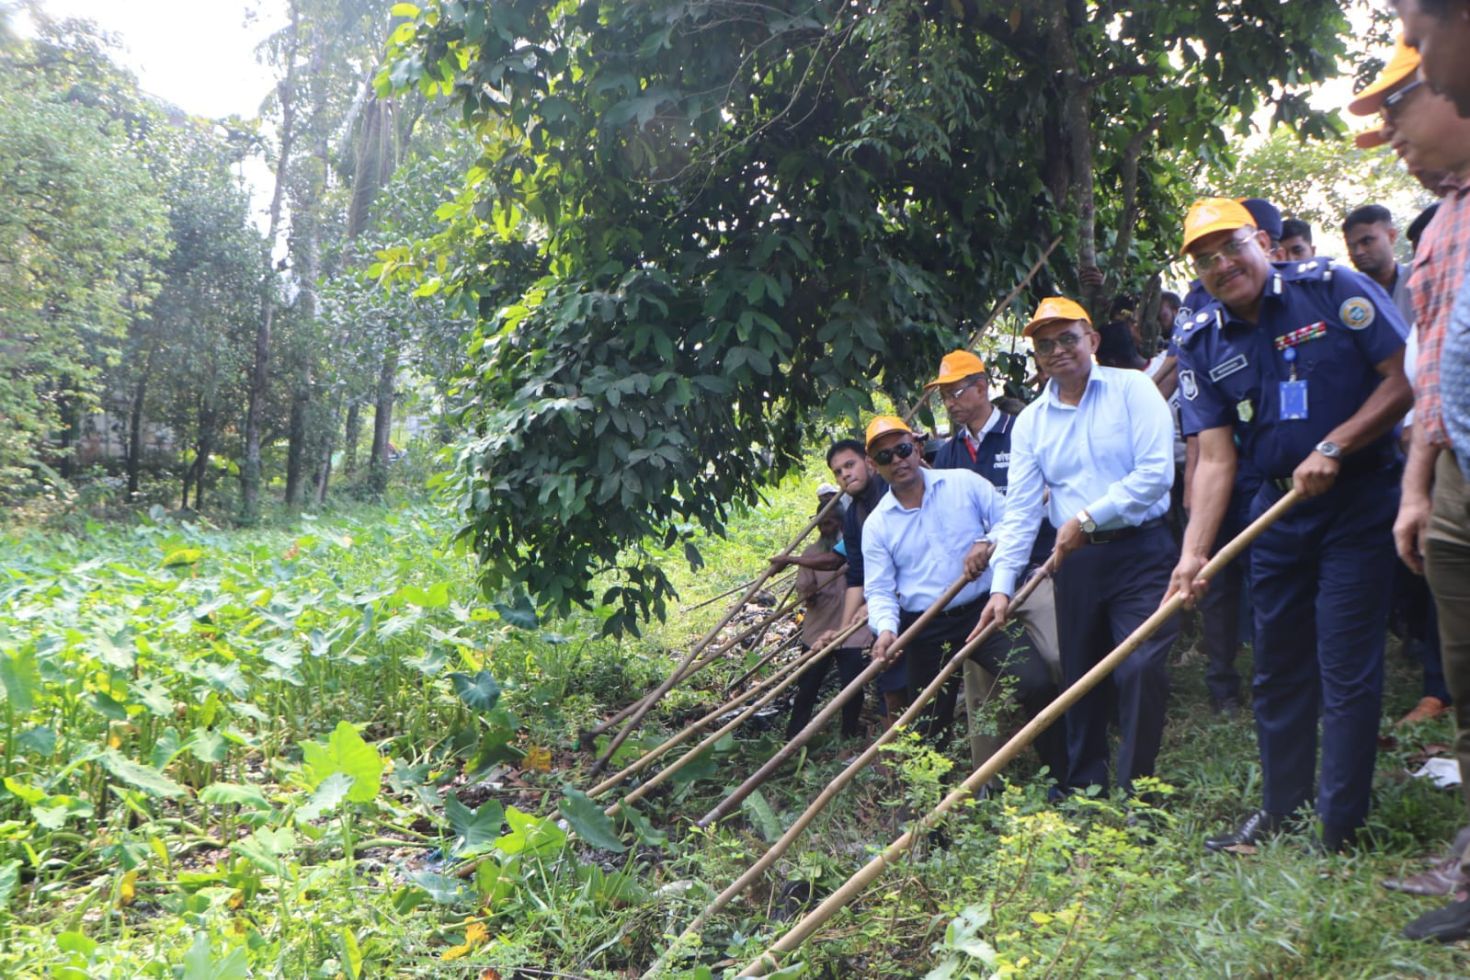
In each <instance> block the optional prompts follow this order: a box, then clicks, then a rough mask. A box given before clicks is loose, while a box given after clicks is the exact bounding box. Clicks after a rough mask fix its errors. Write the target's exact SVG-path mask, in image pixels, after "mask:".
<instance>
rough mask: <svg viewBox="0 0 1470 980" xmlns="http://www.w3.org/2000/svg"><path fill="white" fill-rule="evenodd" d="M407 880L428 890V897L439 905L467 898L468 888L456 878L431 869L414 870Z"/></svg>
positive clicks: (450, 903)
mask: <svg viewBox="0 0 1470 980" xmlns="http://www.w3.org/2000/svg"><path fill="white" fill-rule="evenodd" d="M408 880H409V881H412V882H413V883H414V884H415V885H418V886H419V887H420V888H422V889H423V890H424V891H426V892H428V894H429V897H430V898H432V899H433V900H434V901H435V902H437V903H439V904H440V905H456V904H458V903H460V902H463V901H465V900H466V899H468V898H469V897H470V896H469V890H468V889H467V888H465V887H464V885H463V884H462V883H461V882H460V880H459V879H458V878H455V877H453V876H451V875H438V874H434V873H433V872H432V871H415V872H414V873H413V874H411V875H409V876H408Z"/></svg>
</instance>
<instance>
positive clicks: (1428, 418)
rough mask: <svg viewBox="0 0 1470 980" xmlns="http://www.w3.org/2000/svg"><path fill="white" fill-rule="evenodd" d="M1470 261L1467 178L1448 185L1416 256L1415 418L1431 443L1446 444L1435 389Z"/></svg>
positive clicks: (1413, 286) (1412, 285) (1413, 282)
mask: <svg viewBox="0 0 1470 980" xmlns="http://www.w3.org/2000/svg"><path fill="white" fill-rule="evenodd" d="M1467 260H1470V181H1467V182H1465V183H1457V184H1452V185H1450V187H1449V190H1448V193H1446V194H1445V196H1444V200H1443V201H1442V202H1441V203H1440V206H1439V211H1438V213H1436V214H1435V216H1434V220H1433V221H1431V222H1429V227H1428V228H1426V229H1424V237H1423V238H1421V239H1420V240H1419V250H1418V252H1416V253H1415V255H1414V266H1413V269H1414V271H1413V277H1412V278H1411V279H1410V282H1409V285H1410V288H1411V289H1412V290H1413V293H1414V326H1415V329H1416V330H1418V332H1419V364H1418V373H1417V374H1416V376H1415V378H1414V421H1416V422H1418V423H1419V424H1420V425H1422V426H1424V434H1425V436H1426V437H1427V438H1428V440H1429V442H1430V443H1431V444H1432V445H1436V446H1447V445H1449V438H1448V436H1447V435H1446V434H1445V425H1444V412H1443V403H1442V402H1441V399H1440V390H1439V359H1440V353H1441V351H1442V349H1443V348H1444V338H1445V330H1446V328H1447V327H1448V326H1449V322H1450V311H1451V310H1453V309H1454V305H1455V297H1456V295H1457V294H1458V293H1459V291H1460V284H1461V283H1462V282H1464V280H1465V263H1466V261H1467Z"/></svg>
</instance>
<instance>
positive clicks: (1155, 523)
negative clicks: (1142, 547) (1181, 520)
mask: <svg viewBox="0 0 1470 980" xmlns="http://www.w3.org/2000/svg"><path fill="white" fill-rule="evenodd" d="M1163 526H1164V519H1163V518H1162V517H1155V518H1154V519H1153V520H1148V521H1144V522H1143V523H1142V524H1138V525H1136V526H1134V527H1115V528H1112V529H1111V530H1108V531H1093V532H1092V533H1091V534H1089V535H1088V536H1087V540H1088V541H1089V542H1091V543H1092V544H1107V543H1108V542H1109V541H1122V540H1124V539H1125V538H1131V537H1133V536H1134V535H1135V534H1138V533H1140V532H1142V531H1149V530H1152V529H1153V528H1156V527H1163Z"/></svg>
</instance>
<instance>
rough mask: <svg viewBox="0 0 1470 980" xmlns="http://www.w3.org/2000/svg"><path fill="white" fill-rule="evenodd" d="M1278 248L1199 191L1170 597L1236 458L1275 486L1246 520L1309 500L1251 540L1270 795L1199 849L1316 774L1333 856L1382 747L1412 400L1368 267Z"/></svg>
mask: <svg viewBox="0 0 1470 980" xmlns="http://www.w3.org/2000/svg"><path fill="white" fill-rule="evenodd" d="M1267 247H1268V243H1267V241H1266V236H1265V235H1264V234H1263V233H1261V232H1260V231H1258V230H1257V229H1256V227H1255V222H1254V220H1253V219H1252V217H1251V215H1250V214H1249V213H1248V212H1247V211H1246V210H1245V209H1244V208H1242V207H1240V206H1239V205H1238V204H1236V203H1235V202H1234V201H1230V200H1226V199H1223V198H1206V199H1204V200H1201V201H1197V202H1196V203H1195V204H1194V206H1193V207H1191V208H1190V210H1189V214H1188V216H1187V217H1186V218H1185V222H1184V244H1183V249H1182V251H1183V252H1184V253H1185V254H1186V255H1188V256H1189V257H1190V259H1191V261H1192V262H1193V263H1194V267H1195V270H1196V271H1197V272H1198V273H1199V276H1200V278H1201V280H1202V281H1203V283H1204V285H1205V288H1206V289H1207V290H1209V292H1210V294H1211V295H1212V296H1214V297H1215V300H1216V302H1215V303H1213V304H1211V305H1209V306H1206V307H1205V308H1204V310H1202V311H1201V312H1199V313H1197V314H1195V316H1194V317H1193V319H1192V320H1190V321H1189V322H1188V323H1185V324H1183V325H1182V327H1181V328H1180V330H1179V331H1178V332H1177V334H1176V343H1177V344H1178V347H1179V367H1180V371H1179V387H1180V391H1182V392H1183V394H1184V403H1183V421H1184V431H1185V433H1186V434H1189V435H1196V436H1197V437H1198V439H1199V462H1198V464H1197V466H1196V468H1195V471H1194V475H1193V484H1192V486H1191V487H1190V497H1191V503H1192V507H1191V510H1190V517H1189V526H1188V527H1187V528H1186V530H1185V535H1184V544H1183V553H1182V555H1181V556H1180V559H1179V563H1178V566H1177V567H1176V568H1175V569H1174V572H1173V575H1172V578H1171V581H1170V585H1169V590H1168V591H1169V594H1173V593H1175V592H1181V593H1183V594H1184V595H1185V597H1186V598H1187V599H1189V600H1193V599H1194V598H1195V597H1196V596H1198V595H1199V594H1200V593H1201V592H1202V591H1203V589H1204V587H1205V583H1203V582H1202V581H1201V580H1200V579H1199V572H1200V569H1201V568H1202V567H1203V566H1204V564H1205V561H1206V560H1207V559H1208V558H1209V551H1210V550H1211V548H1212V547H1213V543H1214V542H1215V541H1216V539H1217V534H1218V531H1219V528H1220V523H1221V519H1222V517H1223V516H1224V514H1225V511H1226V506H1227V504H1228V502H1229V497H1230V489H1231V483H1232V481H1233V479H1234V474H1235V467H1236V461H1237V455H1239V456H1240V457H1244V458H1246V459H1249V460H1250V461H1251V462H1252V463H1253V464H1254V466H1255V468H1256V469H1257V470H1258V471H1259V472H1260V473H1261V475H1262V476H1263V477H1264V478H1265V483H1264V484H1263V485H1262V487H1261V489H1260V490H1259V491H1258V492H1257V494H1256V497H1255V500H1254V502H1253V504H1252V508H1251V514H1250V516H1251V517H1255V516H1257V515H1259V514H1260V513H1262V512H1263V511H1265V510H1266V509H1267V508H1268V507H1269V506H1271V505H1272V504H1273V503H1275V502H1276V500H1278V499H1279V498H1280V497H1281V496H1282V495H1283V494H1285V493H1286V492H1287V491H1289V490H1292V489H1295V490H1296V491H1297V492H1298V493H1299V494H1301V495H1302V496H1304V497H1306V498H1310V499H1307V500H1304V501H1303V502H1302V503H1300V504H1298V505H1297V506H1296V508H1295V509H1294V510H1292V511H1290V512H1289V513H1287V514H1286V515H1285V516H1284V517H1282V518H1281V519H1279V520H1278V521H1277V522H1276V524H1275V525H1273V526H1272V527H1271V528H1270V529H1268V530H1267V531H1266V532H1265V533H1264V534H1262V535H1261V536H1260V537H1259V538H1257V539H1256V541H1255V543H1254V544H1253V545H1252V547H1251V560H1250V581H1251V597H1252V604H1253V605H1254V607H1255V644H1254V654H1255V678H1254V681H1253V684H1252V689H1253V691H1254V694H1255V697H1254V702H1253V707H1254V709H1255V715H1256V733H1257V740H1258V742H1259V743H1260V751H1261V776H1262V788H1263V797H1264V799H1263V805H1262V806H1261V808H1260V809H1258V810H1256V811H1255V812H1253V813H1252V814H1251V815H1250V816H1249V817H1248V818H1247V819H1246V820H1245V821H1244V822H1243V823H1242V824H1241V825H1240V826H1239V827H1238V828H1237V829H1235V830H1234V831H1231V832H1228V833H1225V834H1221V835H1219V836H1217V837H1212V838H1210V839H1208V840H1207V841H1206V842H1205V846H1206V847H1207V848H1209V849H1210V850H1217V851H1220V850H1230V849H1233V848H1235V847H1239V846H1242V845H1253V844H1255V843H1257V842H1258V841H1260V840H1261V839H1262V838H1263V837H1265V836H1267V835H1269V834H1272V833H1274V832H1276V831H1277V830H1279V829H1281V828H1282V826H1283V825H1284V824H1285V823H1286V821H1287V820H1288V819H1289V818H1290V817H1292V815H1293V814H1295V813H1296V811H1297V809H1298V808H1300V807H1301V806H1302V805H1304V804H1305V803H1306V802H1307V801H1308V799H1309V798H1310V797H1311V795H1312V789H1313V785H1314V783H1315V784H1317V785H1318V787H1319V789H1318V793H1317V812H1318V814H1319V816H1320V817H1321V820H1322V838H1321V840H1322V843H1323V844H1324V846H1326V847H1327V848H1329V849H1331V850H1340V849H1342V848H1344V847H1346V846H1348V845H1349V844H1350V843H1351V841H1352V840H1353V838H1354V837H1355V835H1356V833H1357V831H1358V829H1359V828H1360V827H1361V826H1362V825H1363V822H1364V820H1365V818H1366V816H1367V812H1368V800H1369V796H1370V792H1371V789H1372V782H1373V765H1374V758H1375V755H1376V750H1377V731H1378V716H1379V711H1380V707H1381V700H1382V690H1383V644H1384V633H1385V631H1386V627H1387V621H1388V597H1389V590H1388V589H1385V588H1384V587H1383V575H1384V569H1385V568H1387V567H1388V566H1389V564H1390V562H1391V561H1392V560H1393V559H1392V554H1391V551H1390V549H1391V546H1392V543H1391V537H1390V535H1389V529H1390V527H1391V525H1392V522H1393V514H1394V511H1395V510H1396V508H1397V500H1396V497H1397V495H1398V494H1397V477H1398V454H1397V451H1396V449H1395V446H1394V438H1393V427H1394V424H1395V423H1396V422H1397V421H1398V420H1399V419H1400V418H1402V417H1403V414H1404V411H1405V410H1406V409H1407V408H1408V407H1409V404H1410V402H1411V400H1412V398H1411V395H1410V392H1409V384H1408V380H1407V379H1406V378H1405V377H1404V371H1403V352H1404V342H1403V334H1404V332H1405V327H1404V325H1403V323H1402V320H1401V318H1400V317H1399V313H1398V309H1397V308H1396V307H1395V306H1394V304H1393V301H1392V300H1391V299H1389V297H1388V294H1386V293H1385V292H1384V291H1383V289H1382V288H1381V287H1380V286H1379V285H1378V284H1377V283H1375V282H1373V281H1372V280H1371V279H1369V278H1368V277H1366V276H1364V275H1362V274H1360V273H1358V272H1355V271H1353V270H1352V269H1349V268H1347V267H1346V266H1341V265H1335V264H1331V263H1325V262H1320V261H1313V262H1307V263H1301V264H1299V265H1289V264H1280V265H1276V266H1274V267H1273V266H1272V264H1271V262H1270V259H1269V258H1268V257H1267V251H1266V249H1267ZM1237 442H1238V443H1239V447H1240V448H1239V450H1238V451H1237V448H1236V446H1237ZM1319 709H1320V715H1321V722H1322V729H1323V737H1322V766H1321V776H1320V779H1318V778H1317V771H1316V770H1317V724H1318V716H1319Z"/></svg>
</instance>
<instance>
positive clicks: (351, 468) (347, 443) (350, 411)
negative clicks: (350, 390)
mask: <svg viewBox="0 0 1470 980" xmlns="http://www.w3.org/2000/svg"><path fill="white" fill-rule="evenodd" d="M360 438H362V403H361V402H359V401H358V400H357V399H356V398H354V399H352V403H351V404H349V405H348V406H347V431H346V432H344V433H343V434H342V472H343V473H344V474H345V475H347V476H351V475H352V474H353V473H355V472H357V441H358V440H359V439H360Z"/></svg>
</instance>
